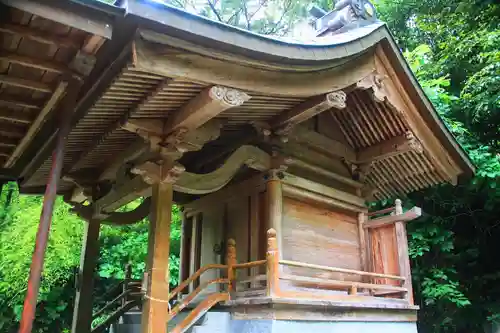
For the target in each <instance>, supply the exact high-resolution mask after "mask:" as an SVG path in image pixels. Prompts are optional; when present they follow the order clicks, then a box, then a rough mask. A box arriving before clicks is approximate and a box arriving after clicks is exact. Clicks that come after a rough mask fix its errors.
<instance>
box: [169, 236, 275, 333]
mask: <svg viewBox="0 0 500 333" xmlns="http://www.w3.org/2000/svg"><path fill="white" fill-rule="evenodd" d="M266 262H267V261H266V260H258V261H253V262H247V263H237V262H236V243H235V241H234V240H233V239H229V240H228V242H227V249H226V264H225V265H222V264H211V265H206V266H203V267H201V268H200V269H198V270H197V271H196V272H195V273H194V274H192V275H191V276H190V277H189V278H187V279H186V280H185V281H183V282H182V283H181V284H180V285H179V286H178V287H177V288H175V289H174V290H172V292H171V293H170V294H169V296H168V300H169V301H170V300H172V299H173V298H174V297H176V296H178V295H179V293H180V292H182V291H183V290H184V289H186V288H188V287H189V286H190V285H191V284H192V283H193V282H195V281H196V280H198V279H199V278H200V277H201V276H202V274H203V273H205V272H207V271H209V270H213V269H220V270H227V274H226V276H227V277H226V278H216V279H212V280H209V281H205V282H203V283H201V284H200V285H199V286H198V287H196V289H194V290H193V291H192V292H191V293H189V294H188V295H187V296H186V297H185V298H183V299H182V300H180V302H179V303H178V304H177V305H176V306H175V307H174V308H173V309H172V310H170V312H169V315H168V318H167V322H169V321H171V320H173V319H174V317H175V316H176V315H178V314H179V312H181V311H182V310H183V309H185V308H186V307H187V306H189V305H190V304H191V303H192V302H193V301H194V299H195V298H196V297H197V296H199V295H200V294H201V293H202V292H203V291H204V290H206V289H207V287H209V286H211V285H214V284H220V285H223V286H224V287H225V288H223V289H225V291H223V292H214V293H211V294H209V295H208V296H207V297H206V298H205V299H203V300H202V301H201V302H200V303H199V304H198V305H197V306H196V307H195V308H194V309H193V310H192V311H191V312H190V313H189V314H188V316H187V317H186V318H184V319H183V320H182V321H181V322H180V323H179V324H177V326H176V327H175V328H174V329H173V330H172V333H182V332H184V331H186V330H187V329H188V328H189V327H191V325H192V324H193V323H194V322H196V321H197V320H198V319H199V318H200V317H201V316H203V314H205V313H206V312H207V311H208V310H210V309H211V308H212V307H213V306H215V305H216V304H218V303H220V302H224V301H229V300H230V299H231V295H235V291H236V284H237V283H239V282H240V281H237V279H236V271H237V270H243V269H249V268H252V267H257V266H263V265H265V264H266Z"/></svg>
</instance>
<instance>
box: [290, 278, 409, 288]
mask: <svg viewBox="0 0 500 333" xmlns="http://www.w3.org/2000/svg"><path fill="white" fill-rule="evenodd" d="M280 279H281V280H288V281H295V282H302V283H304V284H314V285H315V286H318V285H323V286H330V287H346V288H349V289H350V288H353V287H354V288H360V289H369V290H388V291H398V292H406V291H408V290H407V289H406V288H403V287H397V286H392V285H386V284H375V283H364V282H356V281H340V280H331V279H322V278H315V277H308V276H297V275H282V276H280Z"/></svg>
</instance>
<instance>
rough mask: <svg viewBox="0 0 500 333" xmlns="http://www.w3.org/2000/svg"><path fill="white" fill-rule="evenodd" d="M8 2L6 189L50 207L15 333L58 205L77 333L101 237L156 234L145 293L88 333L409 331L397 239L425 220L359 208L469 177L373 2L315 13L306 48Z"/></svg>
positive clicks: (1, 159) (30, 307)
mask: <svg viewBox="0 0 500 333" xmlns="http://www.w3.org/2000/svg"><path fill="white" fill-rule="evenodd" d="M0 3H1V10H0V13H1V15H2V20H1V22H0V35H1V36H2V43H1V51H0V52H1V53H0V54H1V58H0V66H1V72H2V73H1V74H0V84H1V88H0V105H1V108H0V163H1V164H2V165H3V167H2V168H1V169H0V176H1V179H2V181H3V182H6V181H11V180H15V181H17V182H18V184H19V186H20V190H21V192H22V193H24V194H43V193H45V201H44V206H43V211H42V216H41V219H40V226H39V228H40V229H39V232H38V235H37V243H36V247H35V252H34V255H33V262H32V267H31V271H30V278H29V285H28V290H27V296H26V302H25V306H24V310H23V316H22V321H21V327H20V332H21V333H29V332H31V328H32V321H33V317H34V314H35V308H36V306H35V305H36V300H37V294H38V286H39V281H40V277H41V274H42V267H43V258H44V252H45V248H46V245H47V237H48V235H49V228H50V221H51V215H52V207H53V204H54V199H55V197H56V196H57V195H61V196H64V198H65V201H66V202H68V203H70V204H71V205H73V206H74V211H75V213H77V214H79V215H80V216H82V217H83V218H84V219H85V220H86V221H87V222H86V233H85V237H84V240H83V247H82V261H81V267H80V273H79V278H78V288H77V289H78V290H77V291H76V292H77V297H76V302H75V309H74V320H73V328H72V332H73V333H89V332H91V321H92V318H93V315H95V313H94V314H93V313H92V295H93V292H92V291H93V275H94V268H95V261H96V257H97V255H98V253H99V246H98V244H99V242H98V236H99V228H100V225H101V224H112V225H117V226H120V225H125V224H131V223H135V222H137V221H139V220H141V219H143V218H144V217H146V216H148V215H149V218H150V221H151V222H150V237H149V252H148V258H147V263H146V264H147V270H146V273H145V275H144V279H143V281H142V284H140V285H138V284H137V283H136V282H133V281H132V282H130V281H129V282H130V283H128V284H127V283H125V284H124V289H123V290H124V292H123V294H122V295H121V296H120V297H118V298H116V299H115V300H114V301H115V303H116V302H117V304H119V306H118V310H117V311H116V312H113V313H112V314H111V316H110V317H109V318H108V319H107V320H105V322H104V323H103V324H101V325H99V326H97V327H96V328H94V329H93V332H103V331H105V330H107V329H108V328H110V327H111V329H112V331H113V332H115V333H116V332H118V333H124V332H134V333H139V332H143V333H146V332H153V333H162V332H165V331H166V330H167V326H168V331H169V332H170V331H172V332H178V333H179V332H189V331H190V332H198V333H200V332H228V333H229V332H288V333H291V332H299V331H300V332H313V331H314V332H317V333H322V332H365V331H368V330H369V331H370V332H384V333H390V332H398V333H399V332H401V333H410V332H416V324H415V321H416V314H417V307H416V306H415V305H414V303H413V297H412V284H411V273H410V263H409V257H408V245H407V239H406V229H405V222H407V221H410V220H412V219H415V218H417V217H418V216H420V214H421V211H420V209H419V208H417V207H414V208H410V209H403V207H402V204H401V201H399V200H397V201H396V202H395V204H394V206H393V207H392V208H390V209H385V210H383V211H378V212H368V209H367V207H368V206H367V202H370V201H374V200H381V199H386V198H394V197H398V196H401V195H404V194H406V193H409V192H411V191H415V190H419V189H422V188H426V187H429V186H434V185H436V184H441V183H452V184H454V183H456V182H457V179H458V178H459V177H462V176H466V177H467V176H470V175H471V174H472V173H473V172H474V168H473V166H472V165H471V162H470V161H469V159H468V157H467V156H466V154H465V153H464V152H463V151H462V149H461V148H460V147H459V145H458V144H457V143H456V141H455V140H454V138H453V137H452V136H451V134H450V133H449V131H448V130H447V129H446V127H445V125H444V124H443V123H442V122H441V120H440V118H439V117H438V115H437V114H436V112H435V110H434V109H433V107H432V105H431V103H430V102H429V100H428V99H427V98H426V96H425V95H424V92H423V91H422V89H421V87H420V86H419V84H418V83H417V81H416V80H415V78H414V76H413V75H412V73H411V71H410V69H409V68H408V65H407V64H406V62H405V60H404V59H403V57H402V56H401V54H400V51H399V49H398V47H397V45H396V43H395V41H394V39H393V38H392V37H391V34H390V33H389V31H388V29H387V26H386V25H385V24H384V23H382V22H380V21H378V20H377V18H376V12H375V10H374V7H373V6H372V5H371V4H370V3H369V2H368V1H367V0H341V1H338V2H337V4H336V6H335V8H334V9H333V10H332V11H330V12H328V13H321V12H320V13H319V14H318V13H317V12H318V11H316V13H317V14H318V15H317V16H318V18H317V20H316V31H317V37H316V38H314V39H312V40H311V41H309V42H300V41H293V40H285V39H278V38H273V37H269V36H261V35H258V34H254V33H251V32H248V31H244V30H241V29H237V28H234V27H231V26H228V25H224V24H221V23H219V22H214V21H211V20H208V19H205V18H202V17H199V16H195V15H192V14H189V13H187V12H184V11H182V10H178V9H175V8H172V7H169V6H167V5H164V4H161V3H159V1H156V2H155V1H149V0H144V1H140V0H124V1H120V2H119V3H117V4H115V5H112V4H105V3H102V2H99V1H96V0H60V1H50V0H39V1H30V0H0ZM140 197H143V198H146V199H145V200H144V201H143V203H142V204H141V205H140V206H139V207H137V209H135V210H133V211H130V212H117V209H119V208H120V207H122V206H123V205H124V204H127V203H129V202H131V201H133V200H135V199H137V198H140ZM174 203H176V204H178V205H180V206H181V207H183V229H182V251H181V265H180V266H181V268H180V271H181V272H180V278H181V281H182V283H181V284H180V286H179V287H177V288H176V289H175V290H169V285H168V267H169V238H170V222H171V208H172V204H174ZM166 281H167V282H166ZM174 300H176V302H175V304H174V302H173V301H174ZM134 311H135V312H136V313H140V315H139V316H140V317H141V320H139V321H135V322H132V321H131V322H127V320H128V319H130V318H128V317H127V315H129V314H130V313H132V312H134ZM130 316H131V315H130ZM130 316H129V317H130ZM127 318H128V319H127Z"/></svg>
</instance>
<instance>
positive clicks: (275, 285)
mask: <svg viewBox="0 0 500 333" xmlns="http://www.w3.org/2000/svg"><path fill="white" fill-rule="evenodd" d="M266 259H267V270H266V274H267V296H276V295H277V294H278V293H279V275H278V274H279V253H278V241H277V238H276V230H275V229H273V228H271V229H269V230H268V231H267V253H266Z"/></svg>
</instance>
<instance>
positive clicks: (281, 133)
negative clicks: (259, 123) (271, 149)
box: [274, 123, 295, 143]
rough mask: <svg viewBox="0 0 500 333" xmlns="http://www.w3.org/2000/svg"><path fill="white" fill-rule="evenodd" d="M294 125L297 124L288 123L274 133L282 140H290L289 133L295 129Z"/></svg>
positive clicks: (284, 141) (285, 141)
mask: <svg viewBox="0 0 500 333" xmlns="http://www.w3.org/2000/svg"><path fill="white" fill-rule="evenodd" d="M294 127H295V124H293V123H288V124H286V125H285V126H283V127H280V128H277V129H276V130H274V135H276V136H277V137H278V138H279V140H280V141H281V142H283V143H287V142H288V135H290V132H291V131H292V130H293V128H294Z"/></svg>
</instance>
